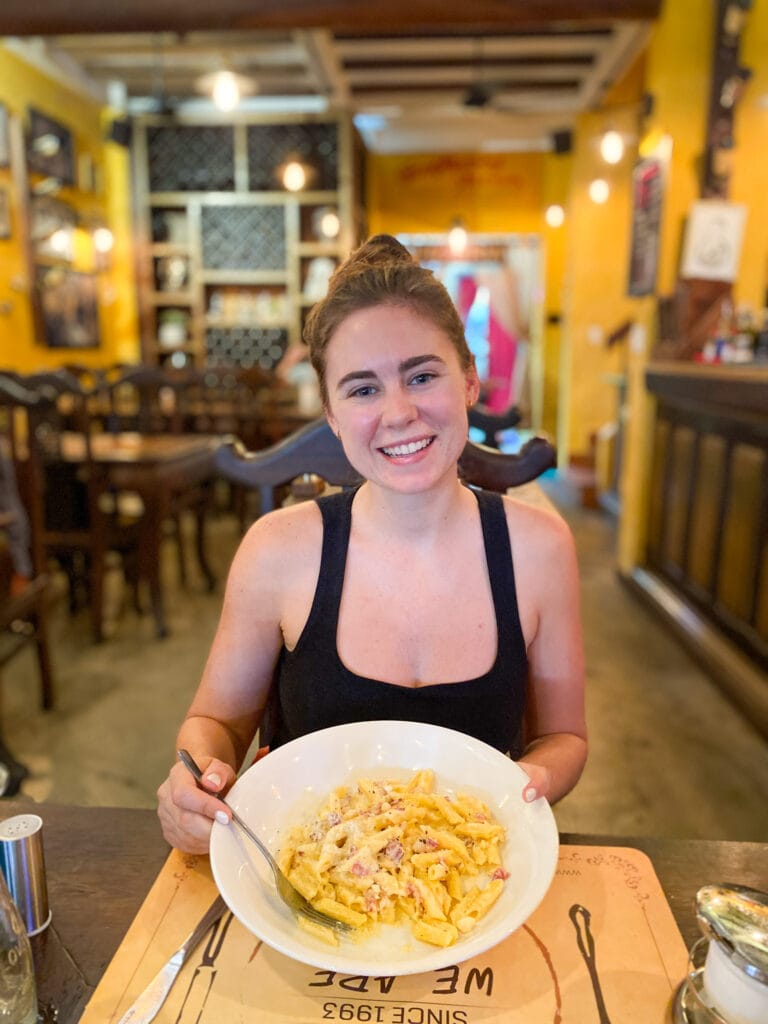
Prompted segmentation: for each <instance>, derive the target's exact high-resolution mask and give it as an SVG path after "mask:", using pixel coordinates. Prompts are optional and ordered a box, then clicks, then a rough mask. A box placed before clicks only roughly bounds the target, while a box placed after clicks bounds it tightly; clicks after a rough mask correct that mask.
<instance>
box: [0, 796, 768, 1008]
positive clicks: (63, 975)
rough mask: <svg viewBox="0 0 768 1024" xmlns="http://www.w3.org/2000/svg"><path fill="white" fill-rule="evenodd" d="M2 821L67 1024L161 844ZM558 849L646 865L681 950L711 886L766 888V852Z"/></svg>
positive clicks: (115, 819) (87, 813)
mask: <svg viewBox="0 0 768 1024" xmlns="http://www.w3.org/2000/svg"><path fill="white" fill-rule="evenodd" d="M0 810H2V816H3V817H10V816H11V815H13V814H20V813H29V812H33V813H37V814H39V815H40V817H41V818H42V819H43V823H44V824H43V844H44V850H45V860H46V866H47V875H48V891H49V900H50V905H51V908H52V910H53V920H52V922H51V924H50V926H49V927H48V928H47V929H46V931H45V932H43V933H42V934H41V935H38V936H36V937H35V938H34V939H33V940H32V945H33V949H34V953H35V962H36V968H37V976H38V989H39V997H40V1000H41V1001H42V1002H44V1003H46V1002H50V1003H54V1004H55V1005H56V1006H57V1007H58V1011H59V1019H58V1024H74V1022H75V1021H77V1020H78V1019H79V1017H80V1015H81V1013H82V1012H83V1009H84V1007H85V1005H86V1003H87V1001H88V999H89V998H90V996H91V993H92V992H93V991H94V989H95V988H96V985H97V984H98V982H99V979H100V978H101V976H102V974H103V973H104V971H105V969H106V967H107V965H108V963H109V962H110V960H111V959H112V957H113V955H114V953H115V952H116V950H117V948H118V946H119V945H120V943H121V941H122V939H123V936H124V935H125V932H126V931H127V929H128V927H129V925H130V923H131V921H132V920H133V918H134V917H135V915H136V914H137V913H138V911H139V908H140V907H141V904H142V902H143V901H144V897H145V896H146V895H147V892H148V891H149V889H150V886H151V885H152V883H153V881H154V880H155V878H156V876H157V874H158V873H159V871H160V869H161V868H162V866H163V864H164V862H165V859H166V857H167V855H168V853H169V847H168V846H167V844H166V843H165V841H164V840H163V838H162V836H161V834H160V826H159V824H158V821H157V817H156V815H155V813H154V811H151V810H129V809H115V808H104V807H63V806H56V805H48V804H42V805H36V804H30V803H28V802H22V801H3V803H2V806H1V807H0ZM561 842H563V843H564V844H578V845H589V846H592V845H594V846H629V847H634V848H635V849H638V850H642V851H643V852H644V853H646V854H647V855H648V856H649V857H650V858H651V861H652V862H653V866H654V868H655V870H656V874H657V875H658V877H659V881H660V882H661V885H662V888H663V889H664V893H665V895H666V898H667V900H668V901H669V904H670V907H671V909H672V913H673V914H674V917H675V920H676V922H677V924H678V927H679V928H680V931H681V933H682V936H683V940H684V941H685V944H686V946H688V947H689V948H690V946H692V945H693V943H694V942H695V941H696V939H697V938H699V937H700V932H699V930H698V926H697V924H696V919H695V912H694V898H695V895H696V892H697V890H698V889H699V888H700V887H701V886H702V885H705V884H707V883H711V882H726V883H733V882H737V883H740V884H742V885H749V886H752V887H754V888H757V889H761V890H763V891H765V890H768V845H766V844H762V843H736V842H722V841H714V840H713V841H708V840H681V839H649V838H629V839H628V838H625V837H619V836H595V835H574V834H571V835H568V834H566V835H562V836H561Z"/></svg>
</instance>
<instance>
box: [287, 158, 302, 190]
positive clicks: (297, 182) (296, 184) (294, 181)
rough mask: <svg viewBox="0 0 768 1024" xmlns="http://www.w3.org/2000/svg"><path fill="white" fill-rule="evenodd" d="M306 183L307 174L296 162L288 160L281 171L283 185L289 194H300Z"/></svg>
mask: <svg viewBox="0 0 768 1024" xmlns="http://www.w3.org/2000/svg"><path fill="white" fill-rule="evenodd" d="M306 183H307V172H306V170H305V169H304V167H303V166H302V164H300V163H299V161H298V160H290V161H289V162H288V163H287V164H286V165H285V169H284V170H283V185H284V187H285V188H287V189H288V191H289V192H300V191H301V190H302V189H303V188H304V186H305V185H306Z"/></svg>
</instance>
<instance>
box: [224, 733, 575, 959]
mask: <svg viewBox="0 0 768 1024" xmlns="http://www.w3.org/2000/svg"><path fill="white" fill-rule="evenodd" d="M421 768H430V769H432V770H433V771H434V773H435V783H436V787H435V788H436V791H437V792H439V793H443V794H446V795H450V794H453V793H457V792H463V793H473V794H475V795H477V796H479V797H481V799H483V800H484V801H485V802H486V803H487V804H488V806H489V808H490V809H491V811H492V813H493V814H494V815H495V817H496V818H497V820H498V821H499V822H500V823H501V824H502V825H503V826H504V828H505V829H506V844H505V846H504V848H503V851H502V860H503V863H504V867H505V868H506V870H507V871H509V872H510V877H509V878H508V879H507V881H506V883H505V885H504V890H503V892H502V895H501V896H500V897H499V899H498V900H497V901H496V903H495V904H494V906H493V907H492V908H491V910H490V911H489V912H488V914H487V915H486V916H485V917H484V918H482V919H481V920H480V921H479V922H478V924H477V926H476V928H475V929H473V931H471V932H469V933H468V934H466V935H463V936H460V938H459V939H458V941H457V942H456V944H455V945H452V946H448V947H446V948H439V947H435V946H431V945H428V944H426V943H423V942H420V941H419V940H417V939H415V938H413V937H412V935H411V932H410V929H409V928H408V926H407V925H402V926H396V925H383V924H382V925H380V926H378V928H377V929H376V931H375V933H374V934H373V935H368V936H366V937H365V938H364V939H363V938H360V937H355V936H354V935H353V936H351V937H346V936H342V938H341V941H340V944H339V946H338V947H334V946H330V945H328V944H327V943H325V942H323V941H322V939H319V938H315V937H314V936H313V935H310V934H309V933H307V932H305V931H304V930H303V929H301V928H300V927H299V926H298V924H297V923H296V920H295V918H294V916H293V914H292V913H291V911H290V910H289V909H288V907H286V906H285V904H284V903H283V902H282V901H281V900H280V898H279V896H278V895H277V892H276V890H275V885H274V880H273V878H272V874H271V872H270V869H269V867H268V865H267V864H266V862H265V860H264V858H263V857H262V856H261V854H260V853H259V852H258V850H256V848H255V847H254V846H253V844H252V843H250V842H249V841H248V840H247V839H244V838H243V837H242V836H241V834H240V831H239V829H237V828H236V827H232V826H229V825H219V824H218V823H214V826H213V832H212V834H211V867H212V870H213V876H214V878H215V880H216V884H217V886H218V887H219V891H220V892H221V895H222V896H223V897H224V899H225V901H226V902H227V904H228V906H229V907H230V909H231V910H232V912H233V913H234V914H235V916H236V917H237V918H238V919H239V920H240V921H241V923H242V924H243V925H245V927H246V928H248V929H249V930H250V931H251V932H253V934H254V935H256V936H257V937H258V938H260V939H262V940H263V941H264V942H266V943H267V944H268V945H269V946H272V947H273V948H274V949H276V950H278V951H279V952H281V953H284V954H286V956H290V957H293V958H294V959H295V960H300V961H302V962H303V963H306V964H311V965H312V966H313V967H318V968H321V969H324V970H329V971H337V972H339V973H343V974H353V975H357V974H366V975H373V974H375V975H377V976H379V975H385V976H393V975H398V974H417V973H419V972H422V971H435V970H440V969H442V968H443V967H446V966H448V965H449V964H456V963H460V962H461V961H463V960H468V959H469V958H470V957H473V956H476V955H478V954H479V953H482V952H484V951H485V950H487V949H490V948H491V946H494V945H496V943H498V942H501V940H502V939H505V938H506V937H507V936H508V935H509V934H511V933H512V932H513V931H515V929H517V928H519V927H520V925H522V924H523V922H524V921H526V920H527V918H528V917H529V916H530V915H531V914H532V913H533V911H534V910H535V909H536V907H537V906H538V905H539V903H540V902H541V900H542V899H543V897H544V895H545V893H546V892H547V889H548V888H549V885H550V883H551V881H552V877H553V875H554V873H555V867H556V865H557V854H558V833H557V826H556V824H555V819H554V817H553V815H552V811H551V809H550V806H549V804H548V803H547V802H546V800H543V799H539V800H536V801H534V803H532V804H528V803H525V802H524V801H523V798H522V790H523V787H524V785H525V782H526V775H525V773H524V772H523V770H522V769H521V768H519V767H518V766H517V765H516V764H515V763H514V761H511V760H510V759H509V758H508V757H505V756H504V755H503V754H501V753H499V751H498V750H495V749H494V748H493V747H490V746H488V745H487V744H486V743H482V742H481V741H480V740H476V739H473V738H472V737H471V736H465V735H464V734H463V733H459V732H454V731H453V730H451V729H442V728H439V727H438V726H433V725H422V724H420V723H417V722H361V723H353V724H350V725H340V726H336V727H334V728H331V729H323V730H321V731H319V732H314V733H310V734H309V735H307V736H303V737H301V739H298V740H294V741H293V742H291V743H287V744H286V745H285V746H283V747H280V748H278V749H277V750H275V751H273V752H272V753H271V754H269V756H268V757H265V758H263V759H262V760H261V761H258V762H257V763H256V764H254V765H252V767H250V768H249V769H248V770H247V771H246V772H245V773H244V774H243V775H242V776H241V777H240V778H239V779H238V780H237V782H236V783H235V785H234V786H233V787H232V789H231V791H230V793H229V795H228V800H229V802H230V803H231V804H232V806H233V807H234V808H235V809H236V810H237V811H238V812H239V814H240V815H241V817H243V818H244V819H245V820H246V821H247V822H248V824H249V825H250V826H251V828H252V829H254V831H255V832H256V833H257V834H258V835H259V837H260V838H261V839H262V840H263V841H264V842H265V843H266V845H267V846H268V847H269V849H270V850H271V851H272V852H273V853H274V854H277V852H278V851H279V849H280V847H281V845H282V843H283V842H285V840H286V838H287V836H288V834H289V832H290V831H291V829H292V828H293V827H294V826H295V825H299V824H302V823H303V822H304V821H307V820H309V819H310V818H311V817H312V816H313V814H314V812H315V811H316V810H317V809H318V808H319V806H320V805H321V804H322V803H323V802H324V801H325V799H326V797H327V796H328V795H329V794H330V792H331V790H333V789H335V788H336V787H337V786H341V785H344V784H349V783H354V782H356V781H357V780H358V779H360V778H365V777H369V778H370V777H373V778H379V779H397V780H404V779H407V778H409V777H410V776H411V774H412V773H413V772H414V771H416V770H417V769H421Z"/></svg>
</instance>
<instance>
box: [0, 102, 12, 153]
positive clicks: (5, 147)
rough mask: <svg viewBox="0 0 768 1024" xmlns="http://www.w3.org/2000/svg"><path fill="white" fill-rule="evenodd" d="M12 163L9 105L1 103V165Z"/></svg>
mask: <svg viewBox="0 0 768 1024" xmlns="http://www.w3.org/2000/svg"><path fill="white" fill-rule="evenodd" d="M10 163H11V142H10V137H9V130H8V107H6V105H5V104H4V103H0V167H8V166H9V165H10Z"/></svg>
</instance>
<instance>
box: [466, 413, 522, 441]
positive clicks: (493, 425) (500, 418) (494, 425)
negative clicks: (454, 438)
mask: <svg viewBox="0 0 768 1024" xmlns="http://www.w3.org/2000/svg"><path fill="white" fill-rule="evenodd" d="M522 418H523V416H522V413H521V412H520V410H519V409H518V408H517V406H514V405H512V406H510V407H509V409H507V410H505V412H502V413H492V412H488V411H487V410H486V409H484V408H483V407H482V406H477V405H473V406H472V408H471V409H470V410H469V412H468V413H467V419H468V420H469V425H470V427H474V428H475V429H476V430H481V431H482V432H483V435H484V436H483V442H482V443H483V444H484V445H486V446H487V447H488V448H498V447H499V444H498V441H497V439H496V435H497V434H498V433H499V432H500V431H502V430H510V429H511V428H512V427H516V426H517V425H518V423H519V422H520V421H521V420H522Z"/></svg>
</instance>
